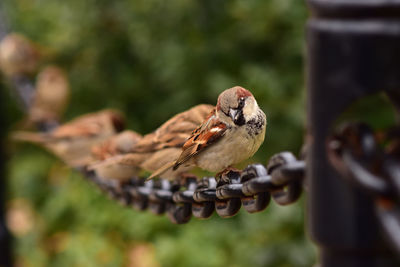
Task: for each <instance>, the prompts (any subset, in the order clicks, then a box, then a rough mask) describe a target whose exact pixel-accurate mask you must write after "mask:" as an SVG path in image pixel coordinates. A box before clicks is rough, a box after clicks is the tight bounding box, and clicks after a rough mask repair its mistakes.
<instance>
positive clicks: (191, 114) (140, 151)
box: [88, 104, 214, 180]
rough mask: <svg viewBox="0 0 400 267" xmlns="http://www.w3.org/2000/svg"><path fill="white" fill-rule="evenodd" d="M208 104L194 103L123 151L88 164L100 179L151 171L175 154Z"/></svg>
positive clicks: (209, 108) (173, 175)
mask: <svg viewBox="0 0 400 267" xmlns="http://www.w3.org/2000/svg"><path fill="white" fill-rule="evenodd" d="M213 108H214V107H213V106H211V105H204V104H203V105H197V106H195V107H193V108H191V109H189V110H187V111H185V112H182V113H179V114H177V115H175V116H173V117H172V118H171V119H169V120H168V121H166V122H165V123H164V124H162V125H161V126H160V127H159V128H158V129H157V130H155V131H154V132H152V133H150V134H147V135H145V136H144V137H143V138H141V139H140V140H139V141H138V142H137V143H136V144H134V145H133V147H130V148H129V149H128V150H129V152H128V153H127V154H123V153H125V152H127V151H128V150H125V151H123V152H122V153H121V154H117V155H114V156H112V157H107V158H105V159H104V160H103V161H99V162H97V163H94V164H90V165H89V166H88V169H89V170H94V171H95V172H96V174H97V175H98V176H100V177H102V178H109V179H118V180H127V179H129V178H131V177H132V176H135V175H138V174H139V173H140V172H141V171H142V170H146V171H150V172H153V171H155V170H157V169H158V168H160V167H161V166H163V165H164V164H166V163H168V162H170V161H171V160H173V159H174V158H175V156H176V157H177V156H178V155H179V154H180V152H181V147H182V145H183V144H184V143H185V141H186V140H187V138H188V137H189V136H190V134H191V132H192V131H193V130H194V129H196V127H198V125H199V124H200V123H201V122H202V121H203V120H204V119H205V118H206V117H207V115H208V114H209V113H210V112H211V111H212V110H213ZM184 171H186V169H184V168H182V169H180V170H178V171H171V172H166V173H164V175H163V176H162V178H167V179H174V178H176V177H178V176H179V175H180V174H182V173H183V172H184Z"/></svg>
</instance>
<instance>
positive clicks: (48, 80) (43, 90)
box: [29, 66, 70, 123]
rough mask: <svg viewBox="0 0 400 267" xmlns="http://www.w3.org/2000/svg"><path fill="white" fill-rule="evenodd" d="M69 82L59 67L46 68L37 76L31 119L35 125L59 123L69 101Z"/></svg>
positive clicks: (30, 111)
mask: <svg viewBox="0 0 400 267" xmlns="http://www.w3.org/2000/svg"><path fill="white" fill-rule="evenodd" d="M69 93H70V90H69V82H68V79H67V77H66V74H65V72H64V71H63V70H62V69H60V68H59V67H57V66H47V67H45V68H44V69H43V70H42V71H41V72H40V73H39V74H38V76H37V80H36V90H35V94H34V96H33V102H32V106H31V108H30V110H29V119H30V121H32V122H34V123H46V122H50V123H52V122H55V121H59V120H60V118H61V116H62V114H63V113H64V111H65V108H66V107H67V104H68V100H69Z"/></svg>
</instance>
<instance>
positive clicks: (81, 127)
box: [11, 109, 124, 167]
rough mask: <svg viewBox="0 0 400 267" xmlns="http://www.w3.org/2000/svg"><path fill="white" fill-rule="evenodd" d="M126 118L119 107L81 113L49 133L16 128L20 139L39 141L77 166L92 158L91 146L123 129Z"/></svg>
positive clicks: (68, 162) (69, 163)
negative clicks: (20, 130)
mask: <svg viewBox="0 0 400 267" xmlns="http://www.w3.org/2000/svg"><path fill="white" fill-rule="evenodd" d="M123 128H124V118H123V116H122V114H121V113H120V112H118V111H116V110H109V109H107V110H102V111H98V112H94V113H89V114H86V115H83V116H80V117H78V118H76V119H74V120H72V121H70V122H68V123H66V124H63V125H61V126H59V127H57V128H55V129H54V130H52V131H51V132H49V133H33V132H14V133H13V134H12V136H11V137H12V138H13V139H14V140H18V141H26V142H32V143H37V144H40V145H42V146H44V147H45V148H47V149H48V150H50V151H51V152H52V153H54V154H55V155H56V156H58V157H59V158H61V159H62V160H64V161H65V162H66V163H67V164H68V165H70V166H73V167H78V166H81V165H82V163H84V162H88V160H90V158H91V148H92V147H93V146H94V145H96V144H99V143H101V142H102V141H104V140H106V139H107V138H108V137H110V136H112V135H114V134H116V133H118V132H120V131H121V130H123Z"/></svg>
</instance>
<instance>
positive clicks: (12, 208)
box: [0, 0, 316, 267]
mask: <svg viewBox="0 0 400 267" xmlns="http://www.w3.org/2000/svg"><path fill="white" fill-rule="evenodd" d="M0 7H1V9H2V13H3V15H4V17H5V18H6V22H7V24H8V25H9V26H10V28H11V29H12V31H14V32H18V33H21V34H23V35H25V36H26V37H28V38H29V39H31V40H32V41H33V42H34V43H35V44H36V45H37V46H38V49H40V50H41V53H42V54H43V55H45V57H44V58H45V59H44V61H45V62H42V64H43V65H44V64H45V63H46V61H47V62H51V63H52V64H57V65H58V66H60V67H61V68H62V69H63V70H64V71H65V72H66V74H67V77H68V79H69V82H70V88H71V97H70V103H69V105H68V107H67V110H66V114H65V115H64V117H63V120H64V121H65V120H69V119H71V118H73V117H75V116H78V115H81V114H83V113H87V112H91V111H95V110H99V109H102V108H117V109H120V110H122V111H123V112H124V113H125V114H126V116H127V118H128V128H130V129H134V130H136V131H138V132H140V133H142V134H145V133H148V132H150V131H152V130H154V129H155V128H157V127H158V126H159V125H160V124H161V123H162V122H164V121H165V120H167V119H168V118H169V117H171V116H172V115H174V114H176V113H178V112H181V111H183V110H186V109H187V108H189V107H191V106H193V105H195V104H199V103H210V104H216V99H217V96H218V94H219V93H220V92H222V91H223V90H224V89H226V88H230V87H232V86H235V85H241V86H243V87H245V88H247V89H250V90H251V91H252V93H253V94H254V95H255V97H256V99H257V101H258V103H259V105H260V106H261V108H262V109H263V110H264V112H265V113H266V114H267V117H268V128H267V136H266V141H265V143H264V144H263V146H262V147H261V148H260V150H259V152H258V153H257V154H256V156H255V157H253V158H252V159H250V160H249V162H246V163H244V164H243V166H245V165H246V164H248V163H251V162H261V163H266V161H267V159H268V158H269V157H270V156H271V155H272V154H274V153H277V152H280V151H283V150H289V151H293V152H294V153H295V154H297V153H298V152H299V150H300V147H301V143H302V141H303V136H304V124H305V90H304V77H303V75H304V74H303V73H304V69H303V68H304V67H303V64H304V62H303V61H304V59H303V54H304V51H303V50H304V23H305V20H306V18H307V12H306V7H305V3H303V1H291V0H269V1H264V0H236V1H221V0H205V1H188V0H176V1H160V0H135V1H134V0H127V1H104V0H97V1H95V0H70V1H54V0H2V3H1V5H0ZM36 77H37V76H36V73H34V74H32V79H35V78H36ZM0 86H1V87H2V89H1V91H0V92H1V99H2V100H3V101H2V105H3V103H4V105H3V107H2V109H3V112H5V114H6V116H4V120H6V124H5V127H6V128H7V129H8V130H12V129H17V128H18V127H19V126H20V125H21V121H23V120H24V114H23V112H21V111H20V109H19V108H18V106H17V102H16V101H15V99H14V98H13V97H12V94H10V91H11V90H10V89H11V88H10V85H9V83H8V82H7V79H6V78H5V77H3V78H2V79H1V81H0ZM6 149H7V159H8V160H7V162H6V164H7V175H6V176H7V180H6V181H7V184H8V188H7V202H6V210H7V214H6V215H7V223H8V225H9V227H10V230H11V233H12V235H13V237H14V242H13V253H14V256H15V262H16V264H17V266H140V267H141V266H149V267H152V266H311V265H312V264H313V263H315V261H316V259H315V249H314V248H313V245H312V244H311V241H310V240H309V239H307V237H306V233H305V231H304V228H305V226H304V219H305V218H304V217H305V205H304V200H303V199H302V200H300V201H299V202H297V203H296V204H293V205H291V206H288V207H282V206H279V207H278V206H277V205H275V204H274V203H272V202H271V204H270V206H269V207H268V208H267V210H265V211H264V212H262V213H258V214H248V213H247V212H245V211H243V210H242V211H241V212H239V214H238V215H236V216H235V217H233V218H231V219H221V218H219V217H218V216H217V215H213V216H212V217H211V218H210V219H208V220H205V221H201V220H198V219H194V218H192V220H191V221H190V222H189V223H188V224H186V225H181V226H177V225H173V224H172V223H171V222H170V221H169V220H168V219H167V218H166V217H164V216H161V217H159V216H155V215H152V214H150V213H148V212H138V211H135V210H133V209H131V208H127V207H122V206H120V205H119V204H118V203H116V202H114V201H112V200H109V199H108V198H107V196H105V195H104V194H102V193H100V191H99V190H97V188H95V187H94V186H92V185H91V184H90V183H88V182H87V181H85V180H84V179H83V178H82V177H81V176H80V175H79V174H78V173H77V172H75V171H73V170H70V169H69V168H67V167H66V166H65V165H64V164H63V163H62V162H61V161H59V160H58V159H57V158H55V157H54V156H52V155H51V154H49V153H47V152H45V151H44V150H42V149H40V148H38V147H36V146H33V145H29V144H18V145H16V144H13V143H11V142H7V143H6ZM303 198H304V197H303Z"/></svg>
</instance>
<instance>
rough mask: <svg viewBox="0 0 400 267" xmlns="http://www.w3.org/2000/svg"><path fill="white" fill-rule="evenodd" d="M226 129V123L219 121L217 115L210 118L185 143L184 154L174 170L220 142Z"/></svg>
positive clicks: (177, 161)
mask: <svg viewBox="0 0 400 267" xmlns="http://www.w3.org/2000/svg"><path fill="white" fill-rule="evenodd" d="M226 129H227V126H226V124H225V123H223V122H221V121H219V120H218V119H217V117H216V116H215V115H212V116H210V118H209V119H208V120H207V121H206V122H205V123H204V124H203V125H201V126H200V127H199V128H197V129H196V130H194V131H193V134H192V136H191V137H190V138H189V139H188V140H187V141H186V142H185V144H184V145H183V147H182V154H181V155H180V156H179V158H178V159H177V160H176V163H175V165H174V166H173V169H174V170H176V169H177V168H178V167H179V166H180V165H181V164H183V163H185V162H187V161H188V160H190V159H191V158H192V157H193V156H195V155H197V154H199V153H201V152H202V151H204V149H206V148H207V147H208V146H210V145H211V144H213V143H215V142H216V141H218V140H219V139H220V138H221V137H222V136H223V135H224V133H225V131H226Z"/></svg>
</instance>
